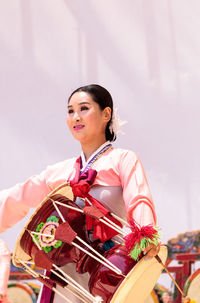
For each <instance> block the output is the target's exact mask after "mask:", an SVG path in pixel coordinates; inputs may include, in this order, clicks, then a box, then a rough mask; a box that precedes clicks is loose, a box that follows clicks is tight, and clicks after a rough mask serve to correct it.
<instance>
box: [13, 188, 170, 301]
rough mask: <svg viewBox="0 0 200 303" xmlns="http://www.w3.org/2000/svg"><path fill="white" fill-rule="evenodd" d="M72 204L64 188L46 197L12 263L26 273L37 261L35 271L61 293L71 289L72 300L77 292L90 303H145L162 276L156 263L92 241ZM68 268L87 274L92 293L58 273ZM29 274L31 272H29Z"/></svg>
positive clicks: (163, 256)
mask: <svg viewBox="0 0 200 303" xmlns="http://www.w3.org/2000/svg"><path fill="white" fill-rule="evenodd" d="M73 201H74V197H73V194H72V190H71V187H70V186H69V185H68V184H64V185H62V186H60V187H58V188H57V189H56V190H54V191H53V192H52V193H50V194H49V195H48V196H47V197H46V198H45V200H44V201H43V202H42V203H41V204H40V206H39V207H38V208H37V209H36V211H35V213H34V214H33V215H32V217H31V218H30V220H29V222H28V223H27V225H26V226H25V227H24V229H23V231H22V233H21V235H20V237H19V239H18V242H17V244H16V246H15V250H14V253H13V263H14V264H15V265H16V266H21V267H22V266H26V268H27V267H28V266H27V265H26V264H27V263H29V262H35V265H36V266H37V267H41V268H43V269H47V270H49V271H51V273H52V274H51V280H52V281H53V282H55V283H57V284H59V285H61V286H62V287H63V288H66V287H70V288H74V289H75V294H76V295H77V287H78V292H80V297H83V296H84V298H85V297H86V298H87V299H89V300H91V301H95V302H98V300H97V298H98V297H101V298H102V299H103V302H105V303H109V302H112V303H118V302H119V303H122V302H126V303H129V302H130V303H132V302H137V303H143V302H144V300H145V298H146V297H147V296H148V294H149V293H150V292H151V291H152V288H153V287H154V284H155V283H156V281H157V279H158V277H159V275H160V273H161V271H162V266H161V264H159V263H158V261H157V260H156V259H155V258H153V259H151V260H148V261H146V260H145V259H144V258H143V256H141V257H140V260H139V262H137V261H134V260H133V259H132V258H131V257H130V256H129V255H128V252H127V250H126V248H125V246H124V245H121V244H118V245H116V246H114V247H113V248H111V249H110V250H108V251H105V250H104V248H103V244H102V243H101V242H100V240H95V241H90V239H89V237H88V233H87V230H86V225H85V214H84V213H83V210H82V209H80V208H79V207H78V206H76V205H75V203H74V202H73ZM93 215H94V213H93V214H92V216H93ZM97 216H98V214H97ZM95 218H96V217H95ZM159 257H160V258H161V260H162V261H163V262H164V263H165V261H166V258H167V249H166V247H164V246H162V247H161V249H160V253H159ZM68 263H75V264H76V271H77V273H78V274H82V273H85V272H88V273H89V275H90V278H89V282H88V287H89V290H90V292H87V291H86V290H84V289H83V288H82V287H81V286H80V285H79V286H77V283H76V281H74V280H73V279H71V278H70V277H69V275H68V273H65V272H63V271H62V270H61V269H60V267H61V266H64V265H66V264H68ZM27 270H29V271H30V272H32V273H33V270H32V269H29V268H27ZM33 275H34V277H35V278H37V279H38V280H40V281H42V282H43V283H44V284H46V285H47V286H48V287H50V288H52V289H53V290H55V288H54V287H53V286H52V284H51V285H50V284H49V282H48V281H46V280H44V276H41V275H39V274H38V273H36V272H35V273H34V274H33ZM56 292H57V290H56ZM99 302H100V301H99Z"/></svg>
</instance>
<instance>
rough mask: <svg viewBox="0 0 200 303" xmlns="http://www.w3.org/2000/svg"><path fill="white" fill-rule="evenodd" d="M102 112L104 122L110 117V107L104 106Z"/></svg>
mask: <svg viewBox="0 0 200 303" xmlns="http://www.w3.org/2000/svg"><path fill="white" fill-rule="evenodd" d="M103 114H104V119H105V121H106V122H108V121H110V119H111V108H110V107H105V108H104V110H103Z"/></svg>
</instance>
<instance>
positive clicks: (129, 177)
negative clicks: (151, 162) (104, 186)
mask: <svg viewBox="0 0 200 303" xmlns="http://www.w3.org/2000/svg"><path fill="white" fill-rule="evenodd" d="M120 179H121V183H122V188H123V198H124V202H125V205H126V210H127V217H128V220H129V221H130V219H131V218H133V219H134V220H135V221H136V222H137V223H138V224H140V225H141V226H143V225H148V224H156V214H155V208H154V204H153V200H152V196H151V193H150V190H149V186H148V183H147V179H146V176H145V172H144V169H143V166H142V163H141V161H140V159H139V157H138V156H137V155H136V154H135V153H134V152H132V151H125V152H124V154H123V155H122V157H121V159H120Z"/></svg>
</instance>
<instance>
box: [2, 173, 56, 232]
mask: <svg viewBox="0 0 200 303" xmlns="http://www.w3.org/2000/svg"><path fill="white" fill-rule="evenodd" d="M49 191H50V190H49V188H48V186H47V184H46V179H45V172H42V173H41V174H40V175H37V176H33V177H31V178H29V179H28V180H27V181H26V182H25V183H21V184H17V185H15V186H14V187H11V188H9V189H6V190H2V191H0V232H4V231H5V230H6V229H7V228H9V227H12V226H13V225H14V224H15V223H17V222H18V221H20V220H21V219H23V218H24V217H25V216H26V214H27V213H28V211H29V209H30V208H31V207H35V206H37V205H38V204H39V203H40V202H41V201H42V200H43V199H44V198H45V196H46V195H47V194H48V193H49Z"/></svg>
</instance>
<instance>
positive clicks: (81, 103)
mask: <svg viewBox="0 0 200 303" xmlns="http://www.w3.org/2000/svg"><path fill="white" fill-rule="evenodd" d="M83 104H90V103H89V102H86V101H85V102H80V103H78V105H83ZM69 107H73V106H72V105H68V108H69Z"/></svg>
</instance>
